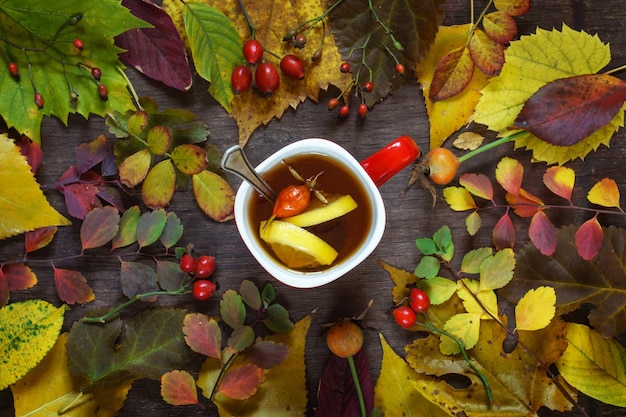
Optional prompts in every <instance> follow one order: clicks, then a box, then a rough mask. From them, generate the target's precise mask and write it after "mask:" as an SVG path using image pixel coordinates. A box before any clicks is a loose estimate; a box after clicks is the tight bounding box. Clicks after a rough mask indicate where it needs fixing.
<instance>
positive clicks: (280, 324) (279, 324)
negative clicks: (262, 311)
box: [263, 304, 293, 333]
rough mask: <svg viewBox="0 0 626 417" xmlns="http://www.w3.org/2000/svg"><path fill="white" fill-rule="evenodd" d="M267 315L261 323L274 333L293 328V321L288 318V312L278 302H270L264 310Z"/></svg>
mask: <svg viewBox="0 0 626 417" xmlns="http://www.w3.org/2000/svg"><path fill="white" fill-rule="evenodd" d="M266 313H267V317H266V318H265V319H264V320H263V324H265V327H267V328H268V329H269V330H271V331H272V332H274V333H286V332H288V331H290V330H291V329H293V322H292V321H291V319H290V318H289V312H288V311H287V309H286V308H285V307H283V306H282V305H280V304H272V305H271V306H269V307H268V308H267V310H266Z"/></svg>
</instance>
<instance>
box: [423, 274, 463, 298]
mask: <svg viewBox="0 0 626 417" xmlns="http://www.w3.org/2000/svg"><path fill="white" fill-rule="evenodd" d="M417 286H418V287H419V288H421V289H423V290H424V291H426V293H427V294H428V298H430V303H431V304H432V305H438V304H442V303H445V302H446V301H448V300H449V299H450V297H452V296H453V295H454V293H455V292H456V290H457V288H458V287H457V285H456V283H455V282H454V281H451V280H449V279H448V278H443V277H431V278H425V279H421V280H420V281H419V282H418V283H417Z"/></svg>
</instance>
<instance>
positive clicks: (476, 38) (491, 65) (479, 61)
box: [469, 29, 504, 76]
mask: <svg viewBox="0 0 626 417" xmlns="http://www.w3.org/2000/svg"><path fill="white" fill-rule="evenodd" d="M469 51H470V56H471V58H472V61H473V62H474V64H476V66H477V67H478V69H479V70H481V71H482V72H483V73H484V74H486V75H489V76H491V75H496V74H498V73H499V72H500V70H501V69H502V66H503V65H504V48H503V47H502V45H500V44H499V43H498V42H496V41H494V40H493V39H491V38H490V37H489V36H487V34H486V33H485V32H484V31H482V30H480V29H476V30H475V31H474V34H473V35H472V38H471V39H470V43H469Z"/></svg>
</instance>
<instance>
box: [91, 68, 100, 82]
mask: <svg viewBox="0 0 626 417" xmlns="http://www.w3.org/2000/svg"><path fill="white" fill-rule="evenodd" d="M91 76H92V77H93V78H94V80H96V81H100V78H102V70H101V69H100V68H98V67H93V68H92V69H91Z"/></svg>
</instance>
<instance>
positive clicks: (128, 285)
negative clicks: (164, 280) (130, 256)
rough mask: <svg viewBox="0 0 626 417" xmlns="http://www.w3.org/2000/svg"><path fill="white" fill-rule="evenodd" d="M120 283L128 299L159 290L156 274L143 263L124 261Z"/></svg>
mask: <svg viewBox="0 0 626 417" xmlns="http://www.w3.org/2000/svg"><path fill="white" fill-rule="evenodd" d="M120 283H121V285H122V292H123V293H124V295H125V296H126V297H128V298H133V297H135V296H136V295H138V294H143V293H147V292H152V291H158V290H159V286H158V285H157V274H156V272H155V271H154V270H153V269H152V268H150V267H149V266H148V265H146V264H142V263H141V262H127V261H122V267H121V270H120Z"/></svg>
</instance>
